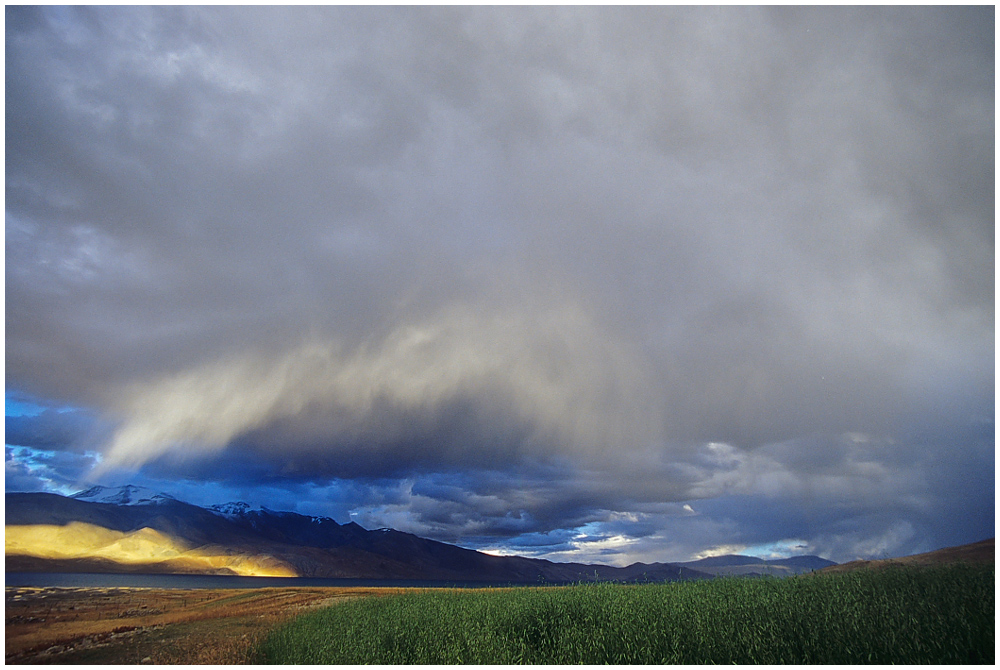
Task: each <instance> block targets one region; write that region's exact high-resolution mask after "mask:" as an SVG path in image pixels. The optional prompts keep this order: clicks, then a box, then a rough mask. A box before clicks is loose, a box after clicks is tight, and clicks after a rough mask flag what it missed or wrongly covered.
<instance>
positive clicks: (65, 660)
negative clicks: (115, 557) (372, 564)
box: [5, 587, 401, 665]
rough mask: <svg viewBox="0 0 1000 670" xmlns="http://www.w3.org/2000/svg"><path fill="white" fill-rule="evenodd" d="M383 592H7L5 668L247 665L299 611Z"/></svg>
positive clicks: (11, 589)
mask: <svg viewBox="0 0 1000 670" xmlns="http://www.w3.org/2000/svg"><path fill="white" fill-rule="evenodd" d="M400 591H401V589H390V588H309V587H300V588H280V587H279V588H258V589H191V590H181V589H134V588H29V587H9V588H6V589H5V595H6V608H5V609H6V622H5V633H6V654H5V660H6V662H7V663H58V664H75V663H83V664H139V663H154V664H185V665H186V664H234V663H253V662H255V661H257V660H258V659H255V658H254V657H253V651H254V649H255V647H256V646H257V643H258V642H259V641H260V640H261V639H262V638H263V636H264V635H266V634H267V632H268V631H269V630H271V629H272V628H273V627H274V626H276V625H277V624H279V623H281V622H282V621H284V620H286V619H288V618H289V617H291V616H294V615H295V614H299V613H301V612H303V611H305V610H308V609H313V608H316V607H321V606H324V605H328V604H332V603H335V602H336V601H338V600H340V599H343V598H353V597H358V596H361V595H386V594H391V593H398V592H400Z"/></svg>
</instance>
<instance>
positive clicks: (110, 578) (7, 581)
mask: <svg viewBox="0 0 1000 670" xmlns="http://www.w3.org/2000/svg"><path fill="white" fill-rule="evenodd" d="M4 585H5V586H34V587H54V586H61V587H65V588H145V589H252V588H267V587H295V586H313V587H316V586H339V587H358V586H364V587H376V586H385V587H397V588H398V587H418V588H464V589H475V588H488V587H496V586H524V584H511V583H509V582H506V583H498V582H490V583H487V582H441V581H428V580H419V579H319V578H316V579H314V578H309V577H236V576H227V575H144V574H98V573H76V572H7V573H5V578H4ZM546 585H547V586H548V585H550V584H546Z"/></svg>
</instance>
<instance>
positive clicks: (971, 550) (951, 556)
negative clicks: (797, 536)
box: [820, 537, 996, 572]
mask: <svg viewBox="0 0 1000 670" xmlns="http://www.w3.org/2000/svg"><path fill="white" fill-rule="evenodd" d="M994 540H995V538H992V537H991V538H989V539H987V540H981V541H979V542H973V543H972V544H963V545H959V546H957V547H945V548H944V549H937V550H935V551H928V552H926V553H923V554H914V555H912V556H902V557H900V558H885V559H878V560H871V561H865V560H858V561H849V562H847V563H841V564H839V565H831V566H829V567H826V568H823V569H821V570H820V572H850V571H851V570H863V569H879V568H885V567H889V566H893V565H913V566H924V567H927V566H935V565H948V564H952V563H975V564H982V563H986V564H990V563H996V554H995V552H994V549H993V545H994Z"/></svg>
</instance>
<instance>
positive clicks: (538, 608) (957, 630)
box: [260, 565, 995, 664]
mask: <svg viewBox="0 0 1000 670" xmlns="http://www.w3.org/2000/svg"><path fill="white" fill-rule="evenodd" d="M994 584H995V578H994V567H993V566H985V567H980V566H963V565H956V566H950V567H941V568H890V569H885V570H879V571H873V570H872V571H868V570H865V571H858V572H851V573H845V574H831V575H806V576H802V577H795V578H786V579H778V578H762V579H753V578H725V579H715V580H710V581H701V582H679V583H671V584H644V585H618V584H594V585H579V586H568V587H552V588H532V587H524V588H511V589H497V590H465V591H423V592H414V593H411V594H404V595H399V596H388V597H369V598H363V599H360V600H357V601H352V602H346V603H343V604H339V605H336V606H334V607H331V608H328V609H325V610H321V611H317V612H314V613H311V614H309V615H305V616H302V617H300V618H298V619H296V620H294V621H292V622H290V623H289V624H288V625H286V626H284V627H283V628H280V629H278V630H276V631H274V632H273V633H272V634H271V635H270V636H269V637H268V638H267V639H266V640H265V642H264V644H263V647H262V648H261V650H260V653H261V658H263V659H265V662H268V663H297V664H304V663H323V664H327V663H336V664H369V663H378V664H414V663H418V664H430V663H470V664H520V663H531V664H552V663H558V664H570V663H573V664H576V663H585V664H604V663H613V664H638V663H646V664H697V663H739V664H751V663H753V664H759V663H766V664H777V663H793V664H807V663H823V664H854V663H902V664H923V663H934V664H963V663H989V664H993V662H994V642H993V641H994Z"/></svg>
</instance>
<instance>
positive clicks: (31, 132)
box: [6, 7, 994, 560]
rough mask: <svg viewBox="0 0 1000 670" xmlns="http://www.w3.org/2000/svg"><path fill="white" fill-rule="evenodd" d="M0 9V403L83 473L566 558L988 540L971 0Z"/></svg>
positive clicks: (987, 152)
mask: <svg viewBox="0 0 1000 670" xmlns="http://www.w3.org/2000/svg"><path fill="white" fill-rule="evenodd" d="M6 17H7V29H6V62H7V144H6V153H7V187H6V202H7V207H6V220H7V224H6V225H7V238H6V239H7V245H6V248H7V252H6V253H7V256H6V261H7V262H6V305H7V326H6V342H7V345H6V370H7V387H8V389H14V390H16V391H18V392H23V393H28V394H31V395H33V396H35V397H38V398H45V399H51V400H52V401H53V402H60V403H66V404H68V405H71V406H73V407H79V408H85V411H93V412H95V413H97V414H99V415H100V417H101V419H100V420H101V421H107V422H109V423H110V425H113V426H115V430H114V434H113V436H111V437H110V438H107V439H106V440H103V441H102V442H101V443H100V444H99V445H98V447H99V448H98V449H97V451H99V452H100V453H101V454H102V456H101V458H102V462H101V466H100V470H99V472H100V473H103V474H95V475H94V476H101V477H118V476H124V475H123V474H122V468H125V469H128V468H133V469H135V468H141V469H142V472H144V473H146V474H145V475H144V476H148V477H151V478H153V479H155V478H157V477H160V478H166V479H170V478H174V479H177V478H179V479H180V480H181V481H199V480H208V481H212V482H214V484H213V486H217V487H219V488H218V489H217V490H219V491H222V490H226V491H231V492H234V493H235V492H237V491H240V492H242V493H249V488H246V487H253V486H261V487H265V488H266V487H272V488H271V489H269V490H271V491H272V494H273V495H276V496H278V497H283V496H287V497H284V498H283V499H287V500H295V496H291V495H289V494H288V492H289V491H296V492H300V491H303V490H313V489H311V488H309V487H316V488H315V490H316V491H319V490H324V491H327V490H329V491H333V490H337V491H341V492H343V491H351V495H354V496H356V499H358V500H359V501H363V502H358V503H357V508H356V509H354V510H353V511H354V512H355V513H356V514H357V515H360V516H364V517H365V518H366V519H368V520H369V521H370V522H371V523H382V522H384V524H383V525H392V523H396V524H401V525H404V526H407V527H408V528H411V529H413V530H415V531H421V532H425V533H429V534H432V535H434V536H436V537H440V538H442V539H445V538H447V539H450V540H455V541H466V542H469V543H475V544H477V546H488V545H490V542H491V538H506V540H505V541H506V542H507V543H508V544H507V545H505V546H507V547H510V546H525V547H527V546H532V543H536V542H537V543H539V544H538V546H551V547H556V546H560V547H562V549H559V550H558V551H561V552H564V553H563V554H562V555H566V556H569V555H571V554H573V552H574V551H576V552H581V551H584V549H583V548H581V547H583V546H584V545H586V547H587V549H586V551H590V552H594V553H595V555H596V554H600V555H604V554H605V553H607V552H614V551H618V552H623V553H622V555H625V554H628V555H634V556H640V555H641V556H643V557H652V556H654V555H655V552H656V551H667V549H666V548H667V547H674V549H673V551H676V552H681V551H689V552H697V551H701V550H702V549H704V547H706V546H709V545H723V544H727V543H728V544H733V543H739V542H743V543H744V544H747V543H751V544H753V543H755V544H760V545H763V544H767V543H768V542H773V541H778V540H789V541H790V542H791V541H793V540H794V541H796V542H798V541H799V540H801V541H802V543H804V544H803V546H817V547H818V546H820V545H821V544H822V546H823V547H824V548H825V550H827V551H830V552H840V554H842V555H846V554H848V553H850V552H852V551H856V550H857V551H861V550H862V549H863V547H864V546H876V545H879V543H880V542H883V543H886V544H885V546H886V547H889V548H888V549H886V551H895V550H897V549H900V548H904V547H905V548H912V547H915V546H918V545H921V546H922V544H921V543H924V544H926V543H931V544H933V543H934V542H936V541H938V540H941V539H942V538H944V537H948V538H956V537H959V536H960V535H962V536H963V537H964V536H965V535H969V536H970V537H969V538H968V539H969V540H974V539H979V538H978V537H971V535H975V534H976V533H978V532H979V531H980V530H982V529H983V528H985V523H986V522H985V521H984V517H983V515H984V514H985V511H984V510H985V508H986V507H987V505H985V503H984V501H986V500H992V499H993V495H994V486H993V481H992V480H987V479H985V478H982V477H980V478H975V479H974V480H973V481H974V485H972V486H970V487H967V489H966V490H963V491H962V492H961V494H956V493H954V492H953V491H952V490H951V486H952V484H953V483H954V482H956V481H959V480H960V478H961V477H962V476H965V474H966V473H969V472H972V471H978V470H977V469H978V468H980V466H982V465H984V464H989V463H992V439H991V438H988V437H977V438H975V439H974V440H972V441H971V442H970V441H969V440H966V439H965V438H963V437H959V436H962V435H968V434H970V431H972V432H975V431H976V430H979V429H978V428H975V427H976V426H979V427H982V426H988V427H989V430H988V431H987V432H988V433H992V425H993V400H994V392H993V388H994V376H993V368H994V353H993V343H994V327H993V319H994V313H993V305H994V288H993V273H994V266H993V253H994V252H993V249H994V219H993V212H994V195H993V182H994V125H993V122H994V88H993V78H994V44H993V23H994V18H993V17H994V12H993V9H992V8H989V7H972V8H951V7H947V8H934V7H919V8H803V9H796V8H784V7H779V8H767V9H761V8H751V7H734V8H649V7H642V8H589V7H588V8H482V9H478V8H477V9H465V8H412V7H403V8H340V7H334V8H328V7H318V8H295V9H286V8H264V7H252V8H238V9H236V8H226V7H218V8H186V7H168V8H87V7H70V8H48V7H46V8H33V7H10V8H7V10H6ZM60 420H61V419H60ZM914 426H922V427H923V428H922V429H923V430H926V431H932V432H933V431H936V433H935V434H936V437H934V438H933V439H925V438H921V437H920V435H919V431H916V432H915V430H914ZM29 427H31V430H34V431H35V432H34V433H31V431H30V430H29ZM43 428H44V430H43ZM8 430H9V432H10V433H11V434H12V435H20V436H21V437H18V438H16V439H17V440H19V441H21V442H32V445H30V446H34V447H37V448H42V447H44V446H45V445H44V444H42V442H45V440H42V439H41V437H40V436H43V435H48V436H49V437H50V438H52V439H48V441H47V442H46V444H48V447H46V448H59V445H57V444H56V443H57V442H63V441H65V442H66V443H69V441H70V440H71V436H70V435H69V433H68V432H67V431H69V432H72V431H75V430H82V428H81V427H79V426H77V427H68V426H62V427H60V424H59V421H56V420H55V417H54V416H49V417H41V418H33V419H27V418H22V419H14V420H13V423H11V419H8ZM46 430H47V431H49V432H47V433H46V432H45V431H46ZM984 430H985V429H984ZM60 431H62V432H60ZM32 435H34V437H32ZM942 435H948V436H950V437H948V438H945V437H942ZM56 438H58V439H56ZM987 447H989V448H988V449H987ZM213 468H214V470H213ZM497 473H501V474H497ZM414 478H416V479H414ZM411 480H413V481H414V482H417V483H416V484H415V485H414V486H412V487H410V488H406V486H405V485H406V482H409V481H411ZM164 481H166V480H164ZM351 482H364V484H363V485H361V484H358V485H357V486H355V485H354V484H351ZM376 482H383V483H382V484H376ZM179 485H180V484H179ZM226 487H228V488H226ZM240 487H245V488H242V489H241V488H240ZM302 487H306V488H302ZM400 487H403V488H400ZM876 490H878V491H882V492H886V491H888V492H890V493H891V495H892V496H895V497H894V500H895V501H896V502H895V503H893V504H890V505H888V506H886V507H884V510H887V511H883V512H879V513H875V512H874V511H873V510H875V506H877V505H881V504H882V503H881V502H880V501H879V500H878V498H877V496H875V494H874V491H876ZM276 491H283V492H284V493H275V492H276ZM364 491H379V492H382V493H386V492H389V491H396V495H397V499H396V500H395V501H394V502H389V501H385V502H376V501H374V499H372V498H369V497H367V496H366V494H365V493H364ZM400 491H405V492H406V493H405V495H403V494H402V493H400ZM336 495H340V494H336ZM379 495H381V493H380V494H379ZM917 499H920V500H921V501H923V502H922V504H923V505H924V506H923V507H920V506H919V505H914V504H910V502H906V501H912V500H917ZM745 500H750V501H753V502H752V504H751V503H748V504H750V506H751V507H753V506H757V508H759V509H760V510H762V511H761V514H760V515H759V516H758V517H754V516H747V515H741V514H740V513H738V511H736V512H733V513H732V514H726V513H724V512H723V508H724V507H726V506H729V505H738V503H737V502H735V501H745ZM709 501H715V502H714V503H712V505H708V506H707V507H706V506H705V505H702V504H701V503H703V502H704V503H706V504H707V503H708V502H709ZM956 501H961V502H960V503H958V502H956ZM740 504H742V503H740ZM685 505H687V506H688V509H685V507H684V506H685ZM700 505H701V506H700ZM713 505H714V506H713ZM784 507H790V508H796V507H801V508H802V509H805V510H810V511H809V514H810V515H813V516H808V515H799V516H795V515H791V516H788V515H783V514H778V513H777V512H776V511H775V510H778V509H782V508H784ZM334 508H336V510H337V513H338V514H341V515H343V514H344V513H347V512H350V511H352V510H349V509H347V508H346V507H344V506H343V505H342V504H341V503H336V505H333V506H327V507H324V508H323V509H334ZM959 508H966V509H975V510H977V511H976V512H975V514H974V515H973V516H974V517H975V518H974V519H967V520H965V521H959V522H954V523H955V524H957V526H949V523H952V522H951V521H949V522H948V523H945V522H940V521H933V519H945V518H948V519H951V517H953V516H955V515H960V512H959V511H958V510H959ZM699 510H706V511H699ZM709 510H710V513H709ZM822 510H827V511H822ZM830 510H833V511H830ZM929 510H940V514H939V515H938V516H937V517H935V514H936V512H934V511H929ZM803 514H805V513H803ZM755 519H757V520H755ZM836 520H841V521H837V523H841V522H842V523H844V524H847V525H849V526H850V525H851V524H854V526H852V528H853V530H851V529H848V530H843V529H841V530H837V529H836V528H835V527H834V526H835V525H836V524H835V521H836ZM390 521H391V522H392V523H389V522H390ZM862 521H864V523H862ZM810 523H812V524H813V525H812V526H810ZM947 527H958V528H961V529H964V530H963V533H964V534H963V533H955V532H950V531H947V530H946V528H947ZM782 528H785V530H781V529H782ZM810 528H812V530H809V529H810ZM580 529H587V530H580ZM793 529H794V532H793ZM906 529H909V530H906ZM783 533H785V534H784V535H783ZM852 533H853V534H852ZM793 535H794V536H795V537H792V536H793ZM779 536H780V537H779ZM552 538H559V539H558V541H554V542H555V543H554V544H552V545H545V544H544V543H545V542H548V541H549V539H552ZM574 538H577V539H574ZM699 538H700V539H699ZM726 538H729V539H726ZM734 538H740V539H734ZM821 538H825V539H821ZM838 538H839V539H838ZM885 538H891V539H885ZM927 538H932V539H927ZM518 542H520V543H521V545H518ZM573 542H576V543H577V544H573ZM699 543H700V544H699ZM810 543H813V544H810ZM866 543H867V545H866ZM789 546H791V545H789ZM859 547H860V548H862V549H858V548H859ZM494 548H496V549H497V550H502V549H503V547H499V546H497V547H494ZM682 548H683V549H682ZM553 551H556V550H555V549H553ZM675 558H676V557H675ZM680 558H683V557H680ZM654 560H655V559H654Z"/></svg>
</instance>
